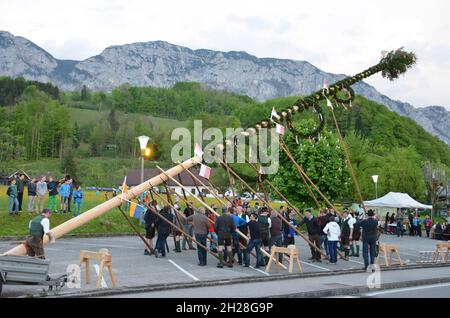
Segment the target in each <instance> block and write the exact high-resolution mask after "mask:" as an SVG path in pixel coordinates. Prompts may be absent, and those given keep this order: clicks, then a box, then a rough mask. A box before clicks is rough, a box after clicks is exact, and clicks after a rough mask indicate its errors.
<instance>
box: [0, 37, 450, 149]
mask: <svg viewBox="0 0 450 318" xmlns="http://www.w3.org/2000/svg"><path fill="white" fill-rule="evenodd" d="M0 75H4V76H11V77H18V76H23V77H25V78H27V79H32V80H37V81H43V82H47V81H50V82H52V83H54V84H56V85H58V86H59V87H60V88H61V89H63V90H79V89H80V88H81V86H82V85H86V86H88V87H89V88H91V89H93V90H98V91H99V90H104V91H109V90H112V89H113V88H115V87H117V86H119V85H122V84H125V83H128V84H130V85H132V86H156V87H168V86H172V85H173V84H175V83H177V82H180V81H196V82H201V83H204V84H207V85H209V86H210V87H212V88H215V89H221V90H228V91H232V92H236V93H239V94H244V95H248V96H250V97H252V98H254V99H256V100H258V101H263V100H267V99H270V98H275V97H280V96H292V95H298V96H299V95H306V94H309V93H311V92H313V91H315V90H317V89H319V88H321V87H322V85H323V82H324V80H327V81H328V82H330V83H331V82H334V81H336V80H339V79H341V78H343V77H344V75H336V74H330V73H326V72H323V71H321V70H319V69H318V68H316V67H314V66H313V65H311V64H310V63H308V62H304V61H293V60H281V59H273V58H257V57H255V56H252V55H249V54H247V53H245V52H217V51H211V50H203V49H202V50H191V49H189V48H185V47H181V46H177V45H173V44H170V43H167V42H162V41H156V42H145V43H133V44H127V45H121V46H111V47H108V48H107V49H105V50H104V51H103V52H102V53H101V54H100V55H97V56H94V57H91V58H88V59H86V60H84V61H68V60H57V59H55V58H54V57H52V56H51V55H50V54H49V53H47V52H46V51H45V50H43V49H41V48H39V47H38V46H36V45H35V44H33V43H32V42H30V41H28V40H27V39H25V38H22V37H15V36H13V35H12V34H10V33H8V32H0ZM355 91H356V92H357V93H358V94H361V95H363V96H365V97H367V98H369V99H371V100H374V101H376V102H379V103H381V104H384V105H386V106H387V107H388V108H389V109H390V110H392V111H394V112H396V113H398V114H400V115H403V116H407V117H410V118H412V119H413V120H415V121H416V122H417V123H419V124H420V125H421V126H422V127H423V128H424V129H425V130H427V131H428V132H430V133H431V134H433V135H435V136H437V137H439V138H441V139H442V140H443V141H445V142H446V143H447V144H449V145H450V112H449V111H446V110H445V108H443V107H439V106H433V107H427V108H414V107H413V106H411V105H410V104H407V103H403V102H400V101H394V100H392V99H390V98H389V97H387V96H384V95H382V94H380V93H379V92H377V91H376V89H375V88H373V87H372V86H370V85H367V84H365V83H358V84H356V85H355Z"/></svg>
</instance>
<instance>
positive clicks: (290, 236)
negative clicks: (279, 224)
mask: <svg viewBox="0 0 450 318" xmlns="http://www.w3.org/2000/svg"><path fill="white" fill-rule="evenodd" d="M287 221H288V222H289V224H290V225H292V226H287V225H286V224H285V225H286V226H285V227H284V228H283V232H284V238H285V239H284V242H283V245H284V246H285V247H288V246H289V245H295V230H294V228H296V227H297V222H296V221H295V212H294V211H293V210H289V213H288V217H287Z"/></svg>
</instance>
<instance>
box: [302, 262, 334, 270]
mask: <svg viewBox="0 0 450 318" xmlns="http://www.w3.org/2000/svg"><path fill="white" fill-rule="evenodd" d="M300 263H302V264H305V265H309V266H312V267H315V268H318V269H321V270H324V271H327V272H330V271H331V269H328V268H325V267H321V266H317V265H314V264H311V263H308V262H303V261H300Z"/></svg>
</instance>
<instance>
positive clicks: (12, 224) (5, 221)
mask: <svg viewBox="0 0 450 318" xmlns="http://www.w3.org/2000/svg"><path fill="white" fill-rule="evenodd" d="M6 190H7V187H6V186H0V237H2V236H3V237H4V236H23V235H26V234H27V233H28V223H29V221H30V220H31V219H32V218H33V217H34V216H36V214H32V215H30V214H29V213H28V211H27V206H28V197H27V191H26V190H25V193H24V202H23V207H22V210H23V212H22V213H21V215H20V216H15V217H11V216H9V214H8V198H7V196H6ZM173 199H174V198H173ZM104 201H105V199H104V197H103V193H101V194H100V195H99V196H97V195H96V193H95V191H85V199H84V201H83V205H82V212H85V211H87V210H89V209H91V208H93V207H94V206H97V205H99V204H101V203H103V202H104ZM192 201H193V202H194V203H195V206H197V207H199V206H201V205H200V203H198V202H197V201H195V200H194V199H192ZM205 201H206V202H207V203H208V204H212V203H215V204H216V206H218V202H217V201H216V200H215V199H213V198H206V199H205ZM253 203H254V202H252V203H251V204H253ZM47 204H48V198H47V200H46V202H45V206H47ZM58 204H59V197H58ZM180 204H181V205H182V206H184V204H183V203H182V202H180ZM274 206H275V207H276V208H278V207H279V206H280V204H279V203H274ZM70 218H72V215H70V214H65V215H61V214H53V215H52V217H51V220H50V224H51V227H55V226H58V225H59V224H62V223H64V222H65V221H67V220H69V219H70ZM133 222H134V224H135V225H136V226H138V221H137V220H136V219H133ZM141 231H142V232H144V229H143V228H141ZM114 233H133V230H132V229H131V227H130V225H129V224H128V223H127V222H126V220H125V219H124V217H123V216H122V214H121V213H120V211H119V210H118V209H114V210H112V211H110V212H108V213H106V214H105V215H103V216H101V217H99V218H97V219H95V220H93V221H91V222H89V223H87V224H85V225H83V226H81V227H80V228H78V229H76V230H75V231H73V232H72V233H71V234H114Z"/></svg>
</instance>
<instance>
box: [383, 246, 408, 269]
mask: <svg viewBox="0 0 450 318" xmlns="http://www.w3.org/2000/svg"><path fill="white" fill-rule="evenodd" d="M388 253H389V256H388ZM381 255H383V256H384V262H385V265H386V267H390V266H392V265H400V266H403V263H402V259H401V258H400V254H399V252H398V249H397V245H394V244H390V245H388V244H380V250H379V252H378V257H377V265H378V266H379V265H380V257H381ZM392 255H395V256H396V257H397V260H396V262H395V263H393V262H392Z"/></svg>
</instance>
